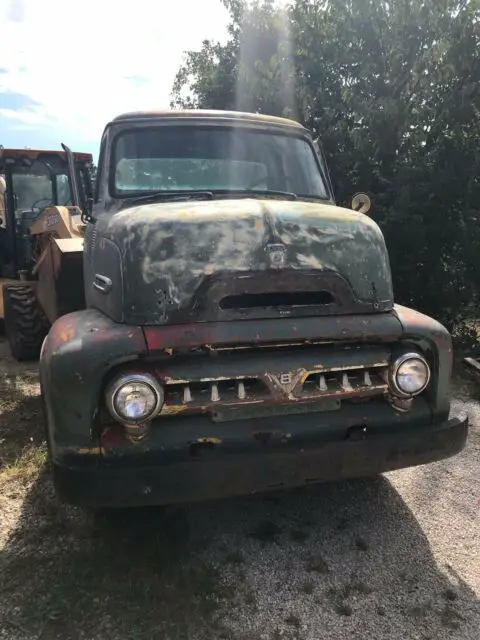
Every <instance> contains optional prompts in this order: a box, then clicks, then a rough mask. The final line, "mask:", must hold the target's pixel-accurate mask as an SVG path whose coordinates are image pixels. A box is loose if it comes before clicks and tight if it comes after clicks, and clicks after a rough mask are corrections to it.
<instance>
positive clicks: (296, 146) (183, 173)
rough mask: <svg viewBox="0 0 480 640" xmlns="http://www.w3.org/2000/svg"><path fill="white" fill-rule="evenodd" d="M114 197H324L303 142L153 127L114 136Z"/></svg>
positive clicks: (216, 129)
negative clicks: (186, 193)
mask: <svg viewBox="0 0 480 640" xmlns="http://www.w3.org/2000/svg"><path fill="white" fill-rule="evenodd" d="M113 170H114V175H113V184H114V192H115V194H116V195H117V196H120V197H125V196H128V195H133V194H138V193H139V192H140V193H145V194H148V193H149V192H158V191H205V190H206V191H213V192H215V191H222V190H223V191H225V190H245V191H247V190H250V189H251V190H254V191H265V192H268V191H288V192H292V193H295V194H297V195H298V196H305V197H312V198H322V199H326V198H328V194H327V190H326V188H325V184H324V181H323V179H322V175H321V173H320V170H319V167H318V164H317V160H316V157H315V154H314V150H313V148H312V146H311V145H310V144H309V142H307V141H306V140H305V139H303V138H300V137H296V136H292V135H280V134H272V133H265V132H259V131H253V130H247V129H244V128H236V129H235V128H220V127H206V126H204V127H199V126H198V125H196V126H194V127H190V126H176V127H156V128H150V129H141V130H136V131H129V132H126V133H123V134H120V135H119V136H118V137H117V138H116V142H115V146H114V153H113Z"/></svg>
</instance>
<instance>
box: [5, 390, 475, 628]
mask: <svg viewBox="0 0 480 640" xmlns="http://www.w3.org/2000/svg"><path fill="white" fill-rule="evenodd" d="M35 403H36V404H35ZM5 407H6V408H5ZM40 415H41V414H40V413H39V406H38V398H33V399H32V398H31V397H28V396H23V397H22V396H21V395H20V396H19V397H17V398H16V400H15V401H14V402H12V403H11V405H10V404H8V403H7V405H4V410H3V413H2V414H1V415H0V418H1V421H2V422H1V425H2V429H3V437H4V438H8V439H9V444H8V452H9V453H8V457H9V459H10V458H11V457H12V456H13V457H15V456H17V458H21V456H22V452H24V450H25V446H27V445H32V443H33V445H34V446H36V447H39V448H41V447H42V446H43V445H42V444H41V441H42V435H43V425H42V424H41V419H40ZM22 416H23V417H22ZM32 416H33V418H32ZM33 423H34V426H33ZM5 425H9V427H8V430H9V433H8V434H7V433H6V432H5V428H6V427H5ZM27 425H28V426H27ZM7 481H8V477H7ZM17 481H18V477H17V479H16V480H12V482H17ZM22 497H23V502H22V504H21V509H20V515H19V517H18V519H17V521H16V524H15V526H13V527H12V530H11V532H10V534H9V536H8V539H7V541H6V544H5V546H4V549H3V551H2V552H1V554H0V637H5V638H9V639H12V640H13V639H17V638H18V639H20V638H21V639H22V640H27V639H30V638H35V639H36V640H60V639H61V640H79V639H80V638H88V639H90V638H92V639H93V638H95V639H96V640H97V639H98V640H102V639H105V640H110V639H112V640H113V639H114V638H115V639H120V640H123V639H125V640H127V639H128V640H135V639H138V640H143V639H145V640H147V639H148V640H155V639H156V638H158V639H162V640H180V639H182V640H183V639H188V640H196V639H202V640H203V639H204V638H205V639H207V638H208V639H216V638H219V639H220V638H225V639H229V640H230V639H232V640H260V638H262V639H265V640H278V639H279V638H284V639H287V640H288V639H292V640H293V639H296V640H311V639H312V640H313V639H315V640H320V639H321V638H328V640H336V639H337V638H343V637H347V636H349V637H352V638H358V639H363V638H365V639H366V638H374V639H375V640H382V639H383V638H385V639H387V638H388V639H389V640H395V639H398V640H400V639H401V640H407V639H410V638H412V639H413V638H424V639H426V638H432V639H435V640H439V639H440V638H447V637H448V638H452V637H453V638H455V637H457V638H470V637H471V638H474V637H476V635H475V633H477V631H476V629H477V628H478V627H477V624H478V620H479V618H478V617H477V616H478V601H477V599H476V597H475V594H474V593H473V591H472V590H471V589H470V588H469V587H468V585H466V584H465V583H463V582H462V580H460V579H459V578H458V576H456V575H455V572H454V570H453V569H450V572H449V570H448V568H447V567H441V566H439V565H438V564H437V562H436V560H435V559H434V557H433V556H432V552H431V549H430V546H429V543H428V540H427V539H426V537H425V535H424V533H423V531H422V529H421V528H420V527H419V525H418V523H417V521H416V519H415V518H414V516H413V514H412V513H411V511H410V510H409V509H408V508H407V506H406V505H405V503H404V502H403V500H402V498H401V496H400V495H399V493H398V492H397V491H395V490H394V489H393V487H392V486H391V485H390V483H389V482H388V481H387V480H386V479H384V478H378V479H374V480H367V481H363V480H361V481H355V482H346V483H338V484H331V485H322V486H319V487H308V488H307V489H305V490H301V491H298V490H296V491H289V492H283V493H278V494H271V495H269V496H263V497H254V498H249V499H236V500H225V501H219V502H215V503H208V504H200V505H193V506H188V507H182V508H172V509H167V510H164V509H155V508H153V509H138V510H135V509H133V510H123V511H118V512H114V513H103V514H97V515H93V514H88V513H85V512H84V511H82V510H78V509H75V508H71V507H66V506H64V505H61V504H58V503H57V501H56V499H55V497H54V495H53V492H52V488H51V484H50V479H49V473H48V466H47V465H46V464H45V463H42V464H41V467H40V470H39V472H38V475H37V477H36V478H35V479H34V480H33V482H31V483H30V485H29V486H28V487H27V488H26V490H25V491H24V492H23V494H22ZM22 497H21V498H22ZM0 517H1V514H0ZM2 629H3V633H4V636H2V635H1V634H2Z"/></svg>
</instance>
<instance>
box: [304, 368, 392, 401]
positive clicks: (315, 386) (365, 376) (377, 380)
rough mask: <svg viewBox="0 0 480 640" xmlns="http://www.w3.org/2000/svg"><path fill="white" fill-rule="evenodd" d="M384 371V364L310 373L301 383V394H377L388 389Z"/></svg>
mask: <svg viewBox="0 0 480 640" xmlns="http://www.w3.org/2000/svg"><path fill="white" fill-rule="evenodd" d="M386 373H387V367H386V366H385V365H380V366H378V367H370V368H367V369H363V368H354V369H346V370H337V371H325V372H318V373H310V374H309V375H308V376H307V378H306V379H305V381H304V383H303V387H302V391H301V395H307V396H315V395H320V396H321V395H332V394H334V395H340V396H341V395H349V394H352V395H357V394H359V393H364V394H368V395H377V394H379V393H384V392H385V391H387V389H388V384H387V382H386Z"/></svg>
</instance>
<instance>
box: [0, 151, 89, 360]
mask: <svg viewBox="0 0 480 640" xmlns="http://www.w3.org/2000/svg"><path fill="white" fill-rule="evenodd" d="M62 147H63V150H62V151H35V150H32V149H0V178H1V179H0V321H2V320H3V324H4V327H5V334H6V336H7V340H8V343H9V346H10V350H11V353H12V355H13V356H14V357H15V358H17V359H19V360H25V359H35V358H37V357H38V355H39V353H40V347H41V344H42V341H43V338H44V337H45V335H46V333H47V331H48V328H49V326H50V324H51V323H52V322H54V320H55V319H56V318H57V317H59V316H60V315H62V314H64V313H68V312H69V311H73V310H76V309H79V308H83V307H84V304H85V302H84V300H85V297H84V290H83V269H82V256H83V233H84V229H85V224H84V222H83V219H84V214H85V211H87V209H88V207H89V201H90V199H91V197H92V189H91V177H90V167H91V165H92V160H93V158H92V156H91V154H89V153H73V152H72V151H71V150H70V149H69V148H68V147H66V146H65V145H62Z"/></svg>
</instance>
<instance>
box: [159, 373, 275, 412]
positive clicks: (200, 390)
mask: <svg viewBox="0 0 480 640" xmlns="http://www.w3.org/2000/svg"><path fill="white" fill-rule="evenodd" d="M269 395H270V392H269V389H268V387H267V386H266V385H265V383H264V382H263V381H262V380H259V379H258V378H239V379H236V378H230V379H217V380H215V379H214V380H204V381H200V382H195V381H193V382H171V383H167V384H166V386H165V405H164V410H165V411H164V412H165V413H169V412H170V411H172V407H179V406H182V407H187V408H189V407H191V408H195V407H208V406H212V405H214V404H216V403H219V402H221V403H222V404H230V403H231V404H238V403H241V402H249V403H250V402H255V401H259V400H260V401H261V400H265V399H266V398H268V397H269Z"/></svg>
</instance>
